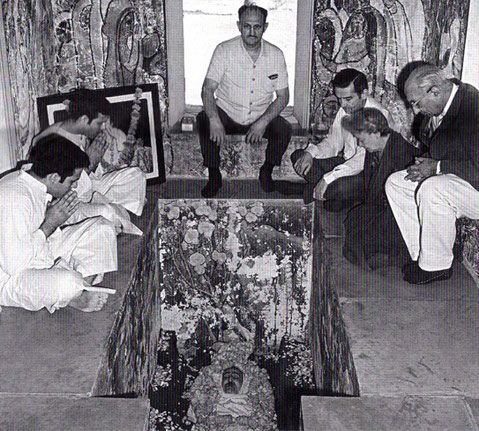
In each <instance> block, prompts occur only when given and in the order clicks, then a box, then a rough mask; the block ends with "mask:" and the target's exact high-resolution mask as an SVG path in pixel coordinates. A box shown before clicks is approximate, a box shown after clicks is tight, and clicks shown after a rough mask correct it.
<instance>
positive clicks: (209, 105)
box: [201, 88, 220, 120]
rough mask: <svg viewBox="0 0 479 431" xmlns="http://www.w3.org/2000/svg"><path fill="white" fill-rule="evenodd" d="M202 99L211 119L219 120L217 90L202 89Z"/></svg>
mask: <svg viewBox="0 0 479 431" xmlns="http://www.w3.org/2000/svg"><path fill="white" fill-rule="evenodd" d="M201 99H202V100H203V108H204V110H205V112H206V115H207V116H208V118H209V119H210V120H219V118H220V117H219V115H218V108H217V106H216V100H215V92H214V91H212V90H210V89H205V88H203V90H202V91H201Z"/></svg>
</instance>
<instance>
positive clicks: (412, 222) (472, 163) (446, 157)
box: [386, 64, 479, 284]
mask: <svg viewBox="0 0 479 431" xmlns="http://www.w3.org/2000/svg"><path fill="white" fill-rule="evenodd" d="M405 93H406V98H407V100H408V102H409V103H410V105H411V106H412V108H413V110H414V113H415V114H419V113H420V114H423V115H424V118H423V120H422V122H421V125H420V130H419V135H420V136H419V137H420V140H421V141H422V143H423V144H424V145H426V146H427V147H428V148H429V151H428V154H427V155H426V156H425V157H420V158H416V163H415V165H413V166H411V167H409V168H408V169H407V170H404V171H399V172H396V173H394V174H392V175H391V176H390V177H389V179H388V181H387V183H386V194H387V197H388V200H389V203H390V205H391V208H392V210H393V213H394V217H395V218H396V221H397V223H398V225H399V228H400V230H401V234H402V236H403V238H404V240H405V242H406V245H407V247H408V250H409V254H410V256H411V262H410V263H409V264H407V265H405V266H404V267H403V272H404V280H406V281H408V282H409V283H413V284H426V283H430V282H433V281H436V280H446V279H448V278H450V277H451V275H452V261H453V245H454V241H455V236H456V227H455V226H456V220H457V219H458V218H459V217H469V218H472V219H477V218H479V159H478V154H479V91H478V90H477V89H476V88H474V87H472V86H471V85H468V84H464V83H461V82H459V81H456V80H448V79H445V78H444V76H443V75H442V73H441V71H440V70H439V69H438V68H437V67H435V66H432V65H428V64H424V65H421V66H418V67H417V68H416V69H414V70H413V71H412V73H411V74H410V76H409V77H408V79H407V80H406V84H405Z"/></svg>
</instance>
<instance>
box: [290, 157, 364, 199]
mask: <svg viewBox="0 0 479 431" xmlns="http://www.w3.org/2000/svg"><path fill="white" fill-rule="evenodd" d="M303 152H304V150H296V151H295V152H294V153H293V154H291V162H292V163H293V166H294V164H295V163H296V161H297V160H298V159H299V158H300V157H301V156H302V154H303ZM344 162H345V160H344V158H343V157H339V156H338V157H330V158H329V159H313V165H312V166H311V169H310V170H309V172H308V173H307V174H306V175H304V176H303V178H304V179H305V180H306V182H307V183H308V184H307V186H306V188H305V191H304V193H305V195H307V194H308V193H310V194H311V195H312V193H313V190H314V187H315V186H316V184H318V183H319V182H320V181H321V178H323V175H324V174H326V173H327V172H330V171H332V170H333V169H334V168H335V167H336V166H338V165H341V164H343V163H344ZM305 198H306V196H305ZM324 199H326V200H327V201H343V202H350V203H352V202H362V201H363V199H364V176H363V173H362V172H361V173H359V174H357V175H351V176H349V177H341V178H338V179H337V180H335V181H333V182H332V183H331V184H329V185H328V187H327V189H326V192H325V193H324ZM348 206H349V205H348Z"/></svg>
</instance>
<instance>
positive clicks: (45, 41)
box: [2, 0, 168, 160]
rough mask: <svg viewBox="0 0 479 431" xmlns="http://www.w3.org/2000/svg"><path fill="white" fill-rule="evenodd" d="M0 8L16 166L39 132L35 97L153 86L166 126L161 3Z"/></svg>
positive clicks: (76, 0) (94, 1)
mask: <svg viewBox="0 0 479 431" xmlns="http://www.w3.org/2000/svg"><path fill="white" fill-rule="evenodd" d="M2 7H3V10H2V12H3V20H4V26H5V29H4V30H5V39H6V48H7V59H8V66H9V75H10V84H11V95H12V100H13V111H14V121H15V132H16V149H15V153H16V157H17V160H21V159H23V158H24V157H25V156H26V154H27V152H28V148H29V145H30V142H31V139H32V137H33V136H34V135H35V134H36V133H38V131H39V123H38V115H37V107H36V98H37V97H40V96H46V95H49V94H55V93H59V92H67V91H69V90H70V89H72V88H76V87H86V88H91V89H97V88H105V87H119V86H125V85H136V84H143V83H158V87H159V92H160V109H161V117H162V123H163V124H166V115H167V103H168V102H167V96H168V94H167V85H166V79H167V77H166V67H167V63H166V40H165V14H164V1H163V0H159V1H158V0H47V1H41V0H9V1H7V2H3V4H2Z"/></svg>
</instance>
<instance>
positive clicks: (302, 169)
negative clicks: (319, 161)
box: [294, 151, 313, 177]
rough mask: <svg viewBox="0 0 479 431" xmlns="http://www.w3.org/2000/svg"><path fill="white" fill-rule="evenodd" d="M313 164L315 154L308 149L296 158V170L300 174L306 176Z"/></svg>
mask: <svg viewBox="0 0 479 431" xmlns="http://www.w3.org/2000/svg"><path fill="white" fill-rule="evenodd" d="M312 166H313V156H312V155H311V154H310V153H308V152H307V151H303V154H301V157H300V158H299V159H298V160H296V163H295V164H294V170H295V171H296V173H297V174H298V175H301V176H302V177H304V176H305V175H306V174H307V173H308V172H309V171H310V170H311V167H312Z"/></svg>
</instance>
